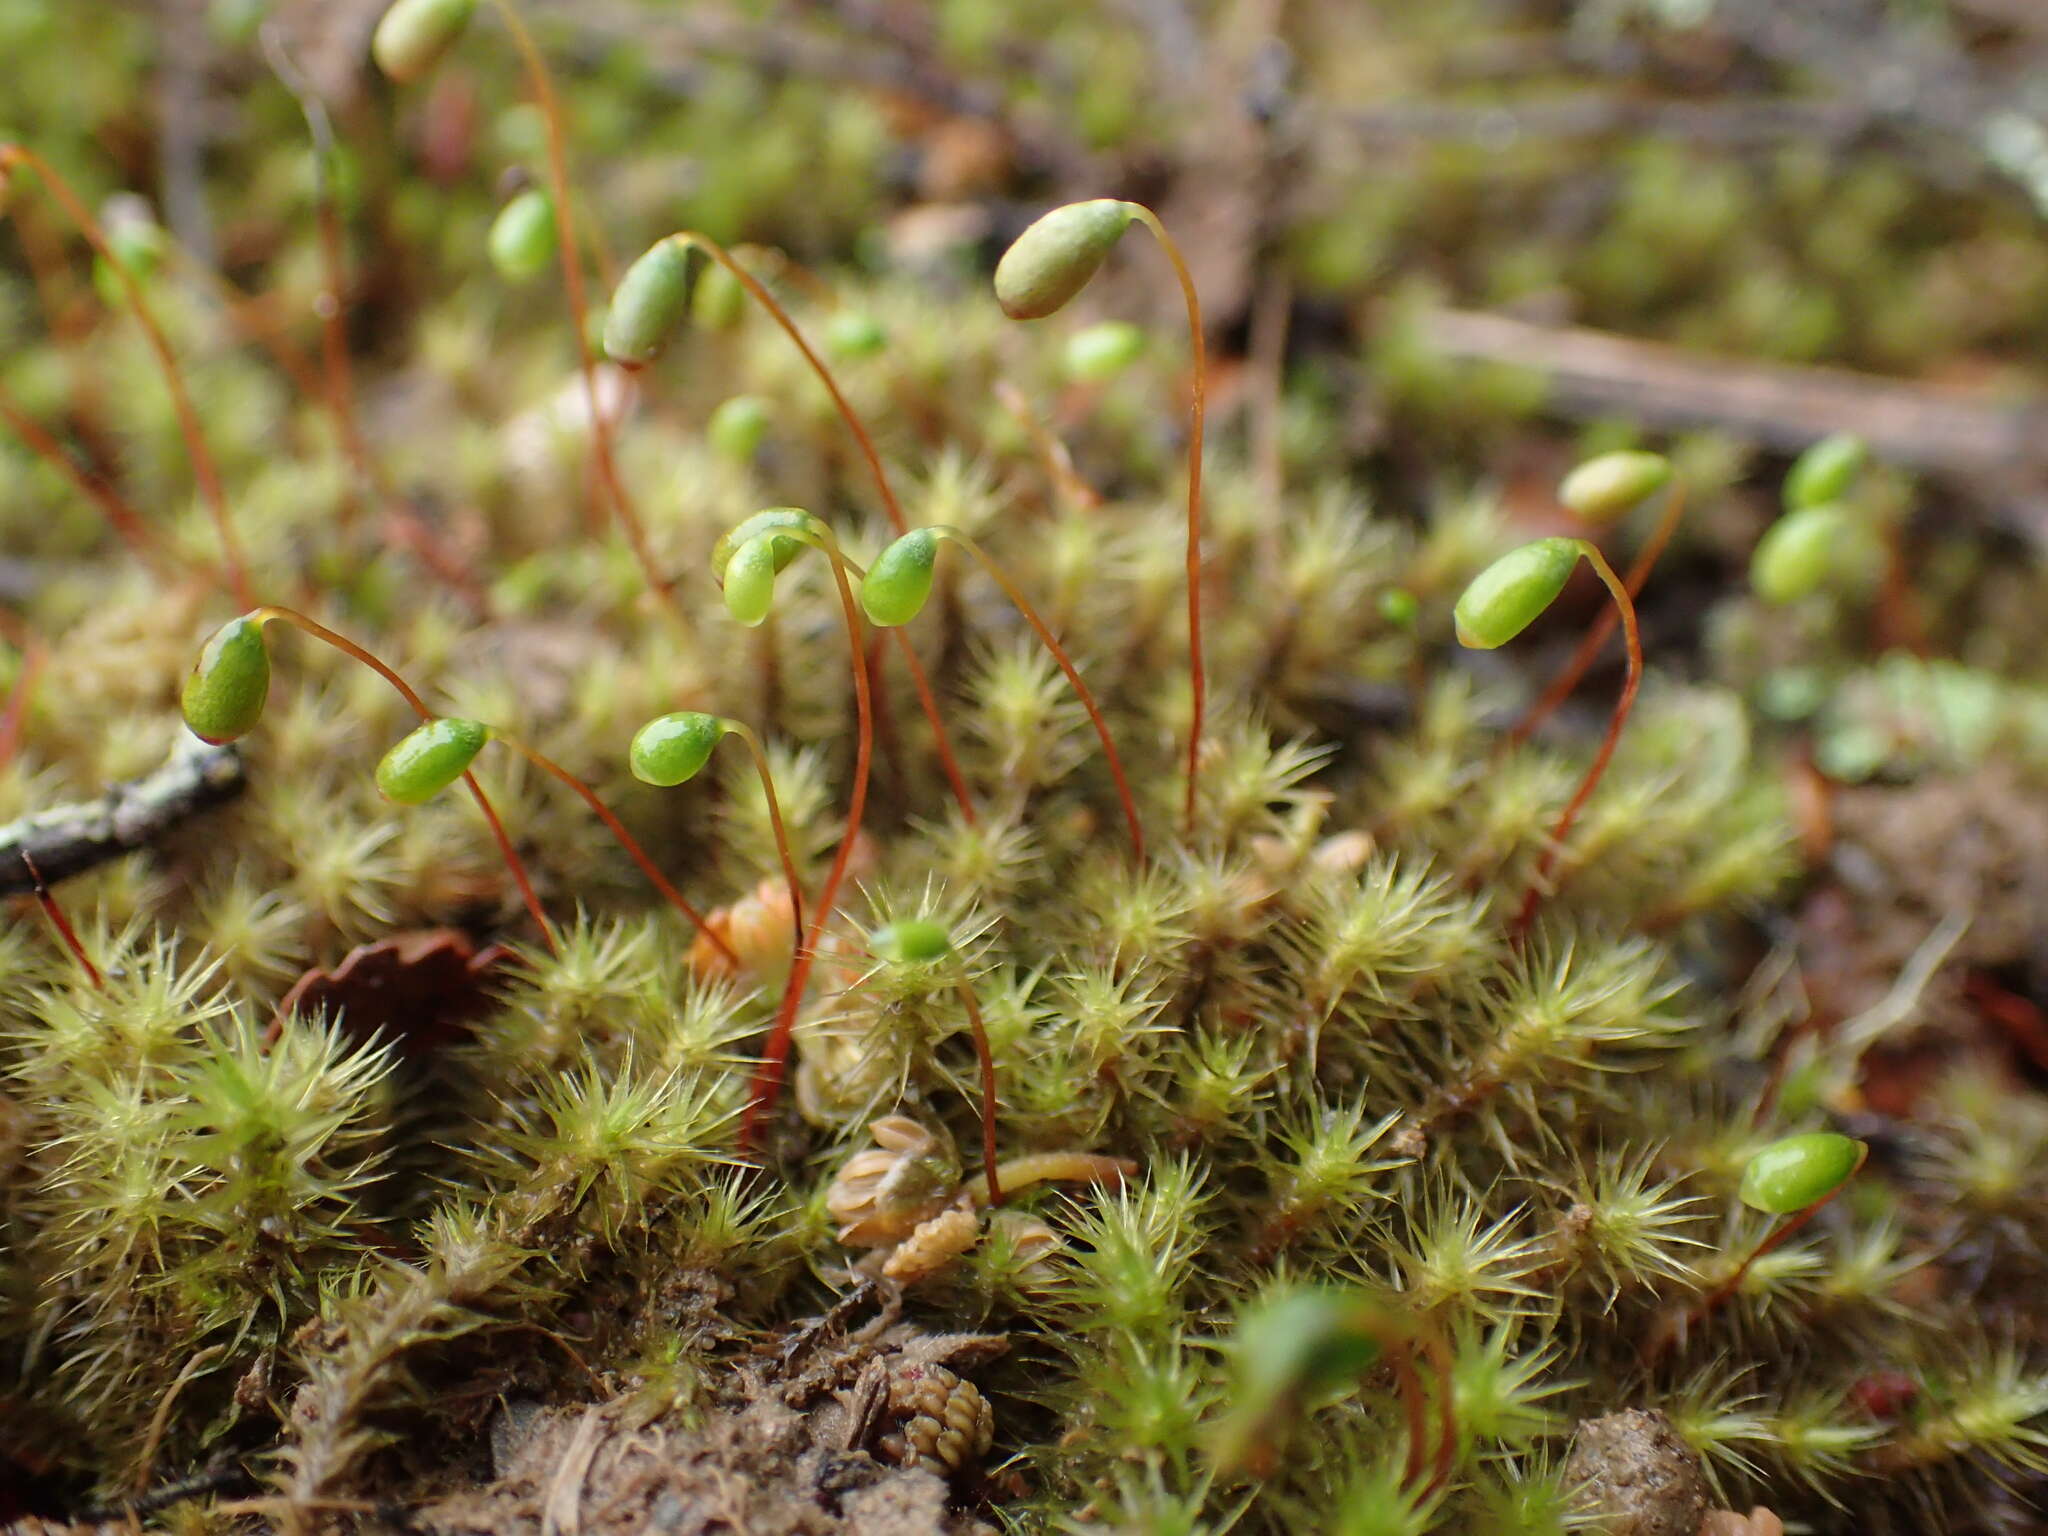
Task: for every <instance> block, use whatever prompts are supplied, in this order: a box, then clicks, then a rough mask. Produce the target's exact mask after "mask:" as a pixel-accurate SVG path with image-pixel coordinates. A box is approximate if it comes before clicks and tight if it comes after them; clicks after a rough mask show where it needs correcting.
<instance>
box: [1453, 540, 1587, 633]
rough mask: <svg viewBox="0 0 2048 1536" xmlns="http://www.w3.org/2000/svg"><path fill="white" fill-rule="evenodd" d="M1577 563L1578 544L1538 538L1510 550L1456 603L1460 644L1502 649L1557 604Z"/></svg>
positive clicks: (1575, 541) (1474, 581) (1478, 576)
mask: <svg viewBox="0 0 2048 1536" xmlns="http://www.w3.org/2000/svg"><path fill="white" fill-rule="evenodd" d="M1578 563H1579V541H1578V540H1577V539H1562V538H1553V539H1537V540H1535V541H1534V542H1533V543H1529V544H1524V545H1522V546H1521V547H1520V548H1518V549H1511V550H1509V551H1508V552H1507V553H1506V554H1504V555H1502V556H1501V557H1500V558H1499V559H1498V560H1496V561H1494V562H1493V564H1491V565H1489V566H1488V567H1487V568H1486V569H1485V570H1483V571H1481V572H1480V573H1479V574H1478V575H1477V576H1475V577H1473V578H1472V583H1471V585H1470V586H1468V587H1466V588H1465V591H1464V594H1463V595H1462V596H1461V597H1460V598H1459V599H1458V606H1457V607H1456V608H1455V609H1453V610H1452V617H1453V619H1454V620H1455V621H1456V625H1457V631H1458V643H1459V644H1460V645H1464V646H1470V647H1471V648H1472V649H1474V650H1480V651H1490V650H1492V649H1493V648H1494V647H1495V646H1499V645H1506V644H1507V643H1508V642H1509V641H1510V640H1512V639H1514V638H1515V636H1517V635H1519V634H1520V633H1521V632H1522V631H1523V630H1525V629H1527V628H1528V627H1529V626H1530V625H1531V624H1532V623H1534V622H1535V620H1536V616H1537V615H1538V614H1540V613H1542V612H1543V610H1544V609H1546V608H1548V607H1549V606H1550V605H1551V604H1552V603H1554V602H1556V601H1557V594H1558V593H1560V592H1562V591H1563V590H1564V584H1565V582H1566V581H1568V580H1570V579H1571V574H1572V567H1573V566H1575V565H1577V564H1578Z"/></svg>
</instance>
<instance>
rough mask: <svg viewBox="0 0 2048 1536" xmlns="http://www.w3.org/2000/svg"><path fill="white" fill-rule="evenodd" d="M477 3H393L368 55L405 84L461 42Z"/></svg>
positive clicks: (408, 0) (403, 0)
mask: <svg viewBox="0 0 2048 1536" xmlns="http://www.w3.org/2000/svg"><path fill="white" fill-rule="evenodd" d="M475 14H476V0H395V3H394V4H393V5H392V7H391V9H390V10H388V11H386V12H385V13H384V17H383V19H382V20H381V21H379V22H378V23H377V30H376V32H375V33H374V34H372V36H371V38H370V56H371V57H372V58H374V59H375V60H376V61H377V67H378V68H379V69H381V70H383V71H384V73H385V74H386V75H387V76H389V77H390V78H391V79H393V80H396V81H397V82H398V83H399V84H401V85H405V84H409V83H410V82H412V81H414V80H417V79H419V77H420V76H422V75H424V74H425V73H426V72H427V71H428V70H430V69H432V68H433V67H434V66H435V65H436V64H438V63H440V62H441V60H442V58H443V57H444V56H445V55H446V54H447V52H448V50H449V49H451V48H453V47H454V46H455V45H456V43H458V42H460V41H461V39H462V34H463V32H464V30H465V29H467V28H468V26H469V19H470V17H471V16H473V15H475Z"/></svg>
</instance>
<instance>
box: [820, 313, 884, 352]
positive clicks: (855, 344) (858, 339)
mask: <svg viewBox="0 0 2048 1536" xmlns="http://www.w3.org/2000/svg"><path fill="white" fill-rule="evenodd" d="M888 349H889V333H888V332H887V331H885V330H883V329H882V322H881V321H879V320H877V319H876V318H875V317H874V316H873V315H870V314H867V313H865V312H863V311H861V310H858V309H842V310H841V311H839V313H838V314H836V315H834V316H833V317H832V318H831V319H830V320H829V321H827V322H826V324H825V350H826V351H827V352H830V353H831V354H832V355H833V356H834V357H836V358H838V359H839V360H840V361H841V362H848V363H851V362H857V361H859V360H860V359H861V358H864V357H879V356H881V354H882V353H884V352H886V351H888Z"/></svg>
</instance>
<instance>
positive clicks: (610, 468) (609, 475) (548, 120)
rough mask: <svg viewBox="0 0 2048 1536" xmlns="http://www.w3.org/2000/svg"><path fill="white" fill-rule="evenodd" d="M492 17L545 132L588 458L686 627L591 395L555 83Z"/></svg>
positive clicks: (514, 17)
mask: <svg viewBox="0 0 2048 1536" xmlns="http://www.w3.org/2000/svg"><path fill="white" fill-rule="evenodd" d="M496 4H497V8H498V15H499V17H500V18H501V19H502V20H503V21H504V23H505V30H506V31H507V32H510V33H511V34H512V43H513V46H514V47H515V48H517V49H518V50H519V61H520V64H521V66H522V67H523V68H524V69H525V71H526V78H527V83H528V84H529V85H530V86H531V87H532V90H533V99H534V105H535V106H537V107H538V108H540V115H541V122H542V124H543V125H544V126H545V128H546V131H547V152H548V193H549V195H550V196H551V197H552V198H553V200H554V204H555V222H556V224H557V226H558V233H559V235H560V244H561V255H562V291H563V293H564V295H565V296H566V297H567V299H568V301H569V325H570V328H571V329H572V330H573V331H574V332H575V333H576V365H577V367H578V369H579V370H580V371H581V373H582V377H583V398H584V402H585V404H587V405H588V406H589V408H590V451H591V459H592V462H593V463H594V464H595V465H596V468H597V477H598V480H599V481H600V482H601V483H602V484H603V486H604V489H605V493H606V495H608V496H609V497H610V498H611V503H612V508H613V510H614V511H615V512H616V513H617V514H618V518H619V526H620V527H621V528H622V529H624V530H625V534H626V542H627V543H628V544H629V545H631V546H632V550H633V558H634V559H635V560H636V561H638V562H639V565H640V574H641V576H642V577H643V578H644V579H645V580H646V582H647V585H648V586H649V587H650V588H651V589H652V590H653V592H654V595H655V596H656V597H657V598H658V599H660V600H661V602H662V606H663V607H665V608H666V609H667V610H668V612H669V614H670V616H671V617H673V618H674V619H675V621H676V623H677V624H678V625H679V626H680V627H682V628H683V629H684V630H685V631H687V630H688V629H689V627H690V624H689V619H688V616H687V615H686V614H685V613H684V612H683V606H682V603H681V601H680V600H679V599H678V598H677V597H676V593H675V583H674V582H673V581H670V580H668V579H666V578H664V577H663V576H662V574H661V568H660V566H658V565H657V564H656V563H655V559H654V549H653V546H651V545H650V544H649V543H648V542H647V530H646V528H645V526H643V525H642V523H641V521H640V514H639V513H638V512H637V511H636V510H635V509H634V506H633V499H632V497H630V496H629V495H627V493H626V487H625V483H624V482H623V481H622V480H620V478H619V471H618V466H617V464H616V463H614V462H613V459H612V429H611V423H610V422H609V421H607V420H606V419H605V414H604V407H603V404H602V402H600V401H599V399H598V397H597V362H596V359H595V358H594V357H593V356H592V355H591V350H590V324H589V307H588V305H587V304H586V302H585V299H584V292H583V261H582V258H581V257H580V256H579V255H578V254H577V249H576V218H575V211H574V209H573V207H572V206H571V188H570V185H569V151H568V146H567V142H566V138H565V135H564V132H563V129H562V110H561V106H560V104H559V103H558V102H557V101H556V99H555V85H554V81H553V79H552V78H551V77H550V76H549V74H548V66H547V60H546V59H545V58H543V57H542V56H541V51H540V49H539V48H538V47H536V46H535V45H534V41H533V34H532V33H530V32H528V31H527V30H526V23H525V22H523V21H521V20H520V19H519V12H518V9H517V8H516V7H515V6H514V5H513V3H512V0H496Z"/></svg>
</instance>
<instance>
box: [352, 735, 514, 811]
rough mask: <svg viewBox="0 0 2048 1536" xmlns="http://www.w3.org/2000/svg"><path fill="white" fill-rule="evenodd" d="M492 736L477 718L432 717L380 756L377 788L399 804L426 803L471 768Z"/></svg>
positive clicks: (387, 798) (385, 796)
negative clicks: (433, 718)
mask: <svg viewBox="0 0 2048 1536" xmlns="http://www.w3.org/2000/svg"><path fill="white" fill-rule="evenodd" d="M490 739H491V730H490V727H489V726H487V725H485V724H483V723H482V722H481V721H478V720H462V719H458V718H455V717H453V716H443V717H441V718H439V719H435V720H429V721H427V722H426V723H425V724H423V725H420V726H418V727H417V728H415V729H414V730H412V731H409V732H408V733H406V735H404V736H402V737H400V738H399V740H398V741H397V742H396V743H395V744H394V745H393V746H392V748H391V750H390V751H389V752H386V753H385V754H384V756H383V757H382V758H380V759H379V760H378V763H377V792H378V793H379V794H381V795H383V797H384V798H385V799H386V800H390V801H393V802H395V803H396V804H399V805H424V804H426V802H427V801H429V800H431V799H433V798H434V796H436V795H438V794H440V793H441V791H442V790H444V789H446V788H447V787H448V786H449V785H450V784H453V783H454V782H455V781H456V780H457V779H459V778H461V777H462V776H463V775H464V774H465V773H467V772H469V765H470V764H471V763H473V762H475V761H476V755H477V754H478V753H479V752H481V751H483V749H484V744H485V743H486V742H488V741H489V740H490Z"/></svg>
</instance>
